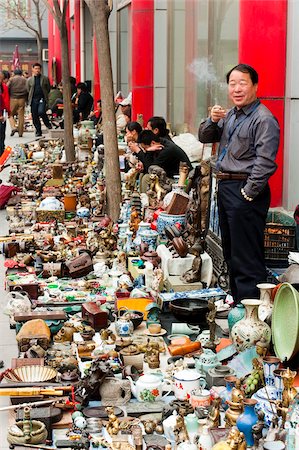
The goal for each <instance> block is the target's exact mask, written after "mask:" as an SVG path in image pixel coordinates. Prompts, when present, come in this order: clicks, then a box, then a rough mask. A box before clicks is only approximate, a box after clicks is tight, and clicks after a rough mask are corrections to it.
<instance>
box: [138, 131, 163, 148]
mask: <svg viewBox="0 0 299 450" xmlns="http://www.w3.org/2000/svg"><path fill="white" fill-rule="evenodd" d="M152 141H154V142H160V139H159V137H158V136H157V135H156V134H155V133H153V132H152V131H151V130H142V131H141V133H140V134H139V136H138V140H137V142H138V144H144V145H151V143H152Z"/></svg>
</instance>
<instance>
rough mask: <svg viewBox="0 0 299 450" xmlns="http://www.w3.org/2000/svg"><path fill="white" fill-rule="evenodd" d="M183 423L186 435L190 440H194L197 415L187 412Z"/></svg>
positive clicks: (196, 429)
mask: <svg viewBox="0 0 299 450" xmlns="http://www.w3.org/2000/svg"><path fill="white" fill-rule="evenodd" d="M184 421H185V425H186V428H187V431H188V435H189V438H190V441H191V442H194V438H195V437H196V435H197V434H198V429H199V427H198V417H197V415H196V414H195V413H193V414H188V415H187V416H186V417H185V418H184Z"/></svg>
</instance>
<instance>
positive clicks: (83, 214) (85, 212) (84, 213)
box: [77, 206, 90, 219]
mask: <svg viewBox="0 0 299 450" xmlns="http://www.w3.org/2000/svg"><path fill="white" fill-rule="evenodd" d="M77 216H78V217H80V219H88V217H89V216H90V210H89V209H88V208H85V207H84V206H82V208H78V209H77Z"/></svg>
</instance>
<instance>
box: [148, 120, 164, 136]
mask: <svg viewBox="0 0 299 450" xmlns="http://www.w3.org/2000/svg"><path fill="white" fill-rule="evenodd" d="M148 122H149V123H150V124H151V127H152V129H153V130H154V129H155V128H158V130H159V133H158V136H159V137H165V136H168V135H169V130H168V129H167V125H166V121H165V119H164V118H163V117H159V116H153V117H151V118H150V119H148Z"/></svg>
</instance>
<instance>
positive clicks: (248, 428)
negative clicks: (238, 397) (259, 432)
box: [236, 398, 258, 447]
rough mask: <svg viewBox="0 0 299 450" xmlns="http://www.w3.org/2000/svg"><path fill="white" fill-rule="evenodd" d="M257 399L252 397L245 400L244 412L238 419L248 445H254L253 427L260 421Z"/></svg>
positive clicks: (239, 427)
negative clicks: (257, 411)
mask: <svg viewBox="0 0 299 450" xmlns="http://www.w3.org/2000/svg"><path fill="white" fill-rule="evenodd" d="M256 403H257V401H256V400H252V399H251V398H246V399H245V400H244V412H243V413H242V414H241V415H240V416H239V417H238V419H237V423H236V425H237V427H238V429H239V430H240V431H242V433H244V435H245V439H246V444H247V447H252V446H253V444H254V439H253V434H252V427H253V425H255V424H256V423H257V421H258V417H257V415H256V412H255V409H254V407H255V405H256Z"/></svg>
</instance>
